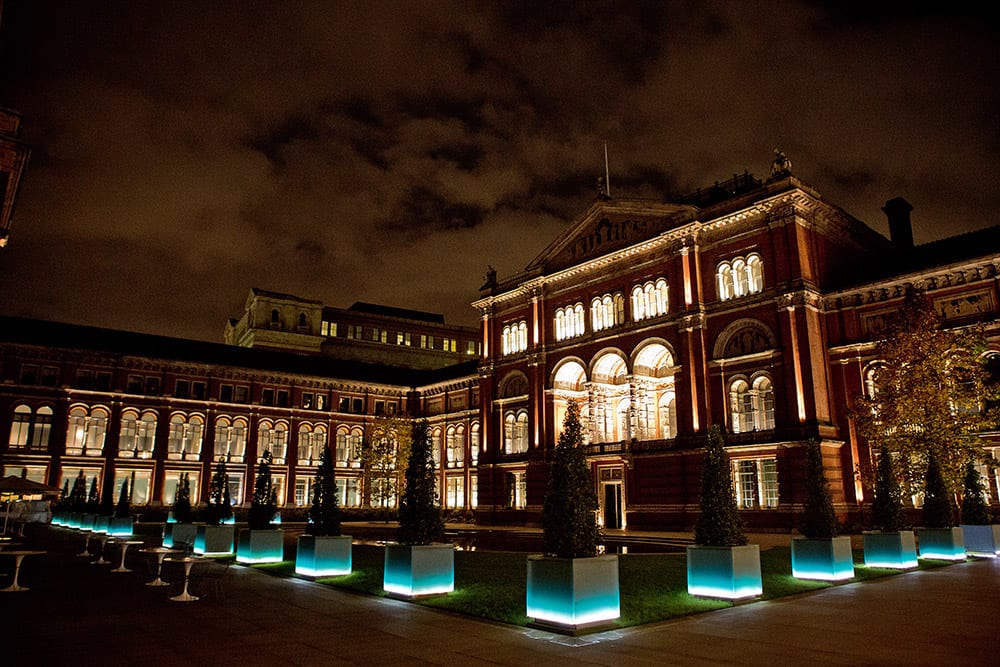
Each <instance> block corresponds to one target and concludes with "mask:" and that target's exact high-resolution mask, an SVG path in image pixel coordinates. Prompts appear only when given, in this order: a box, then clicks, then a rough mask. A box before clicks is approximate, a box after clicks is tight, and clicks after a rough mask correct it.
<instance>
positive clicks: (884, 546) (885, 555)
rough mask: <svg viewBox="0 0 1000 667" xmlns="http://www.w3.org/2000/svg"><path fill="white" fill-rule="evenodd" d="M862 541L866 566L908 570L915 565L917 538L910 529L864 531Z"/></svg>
mask: <svg viewBox="0 0 1000 667" xmlns="http://www.w3.org/2000/svg"><path fill="white" fill-rule="evenodd" d="M864 541H865V565H867V566H868V567H885V568H891V569H894V570H909V569H912V568H914V567H916V566H917V540H916V538H915V537H914V535H913V531H912V530H899V531H891V532H884V533H883V532H881V531H877V530H875V531H871V532H866V533H865V534H864Z"/></svg>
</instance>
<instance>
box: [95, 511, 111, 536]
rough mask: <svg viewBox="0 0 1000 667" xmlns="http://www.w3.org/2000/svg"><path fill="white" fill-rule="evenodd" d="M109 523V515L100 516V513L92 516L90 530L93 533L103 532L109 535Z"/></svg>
mask: <svg viewBox="0 0 1000 667" xmlns="http://www.w3.org/2000/svg"><path fill="white" fill-rule="evenodd" d="M110 525H111V517H109V516H101V515H100V514H98V515H96V516H95V517H94V521H93V523H92V527H91V530H93V531H94V532H95V533H104V534H105V535H109V534H110V532H109V527H110Z"/></svg>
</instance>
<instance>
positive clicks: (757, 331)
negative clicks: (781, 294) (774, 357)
mask: <svg viewBox="0 0 1000 667" xmlns="http://www.w3.org/2000/svg"><path fill="white" fill-rule="evenodd" d="M776 349H778V339H777V338H776V337H775V335H774V332H772V331H771V328H770V327H769V326H767V325H766V324H764V323H763V322H761V321H760V320H758V319H754V318H751V317H741V318H740V319H738V320H735V321H733V322H730V323H729V324H728V325H727V326H726V328H725V329H723V330H722V331H721V332H720V333H719V335H718V336H717V337H716V339H715V345H714V346H713V348H712V358H713V359H729V358H732V357H740V356H744V355H747V354H755V353H758V352H767V351H770V350H776Z"/></svg>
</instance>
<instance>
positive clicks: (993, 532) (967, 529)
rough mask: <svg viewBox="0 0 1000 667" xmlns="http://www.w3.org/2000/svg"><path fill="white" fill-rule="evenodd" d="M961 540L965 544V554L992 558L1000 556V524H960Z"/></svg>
mask: <svg viewBox="0 0 1000 667" xmlns="http://www.w3.org/2000/svg"><path fill="white" fill-rule="evenodd" d="M962 540H963V541H964V542H965V553H967V554H970V555H972V556H985V557H988V558H994V557H996V556H997V555H1000V524H995V523H994V524H990V525H986V526H975V525H969V524H962Z"/></svg>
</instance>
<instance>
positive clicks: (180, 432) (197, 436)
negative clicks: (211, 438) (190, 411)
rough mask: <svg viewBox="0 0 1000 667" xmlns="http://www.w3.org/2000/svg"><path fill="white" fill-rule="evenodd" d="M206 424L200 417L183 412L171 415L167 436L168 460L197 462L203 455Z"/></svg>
mask: <svg viewBox="0 0 1000 667" xmlns="http://www.w3.org/2000/svg"><path fill="white" fill-rule="evenodd" d="M204 424H205V421H204V419H203V418H202V417H201V416H200V415H190V416H189V415H186V414H184V413H182V412H175V413H174V414H173V415H171V416H170V430H169V435H168V436H167V456H168V458H173V459H188V460H196V459H197V458H198V457H199V456H200V455H201V439H202V434H203V431H204Z"/></svg>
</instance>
